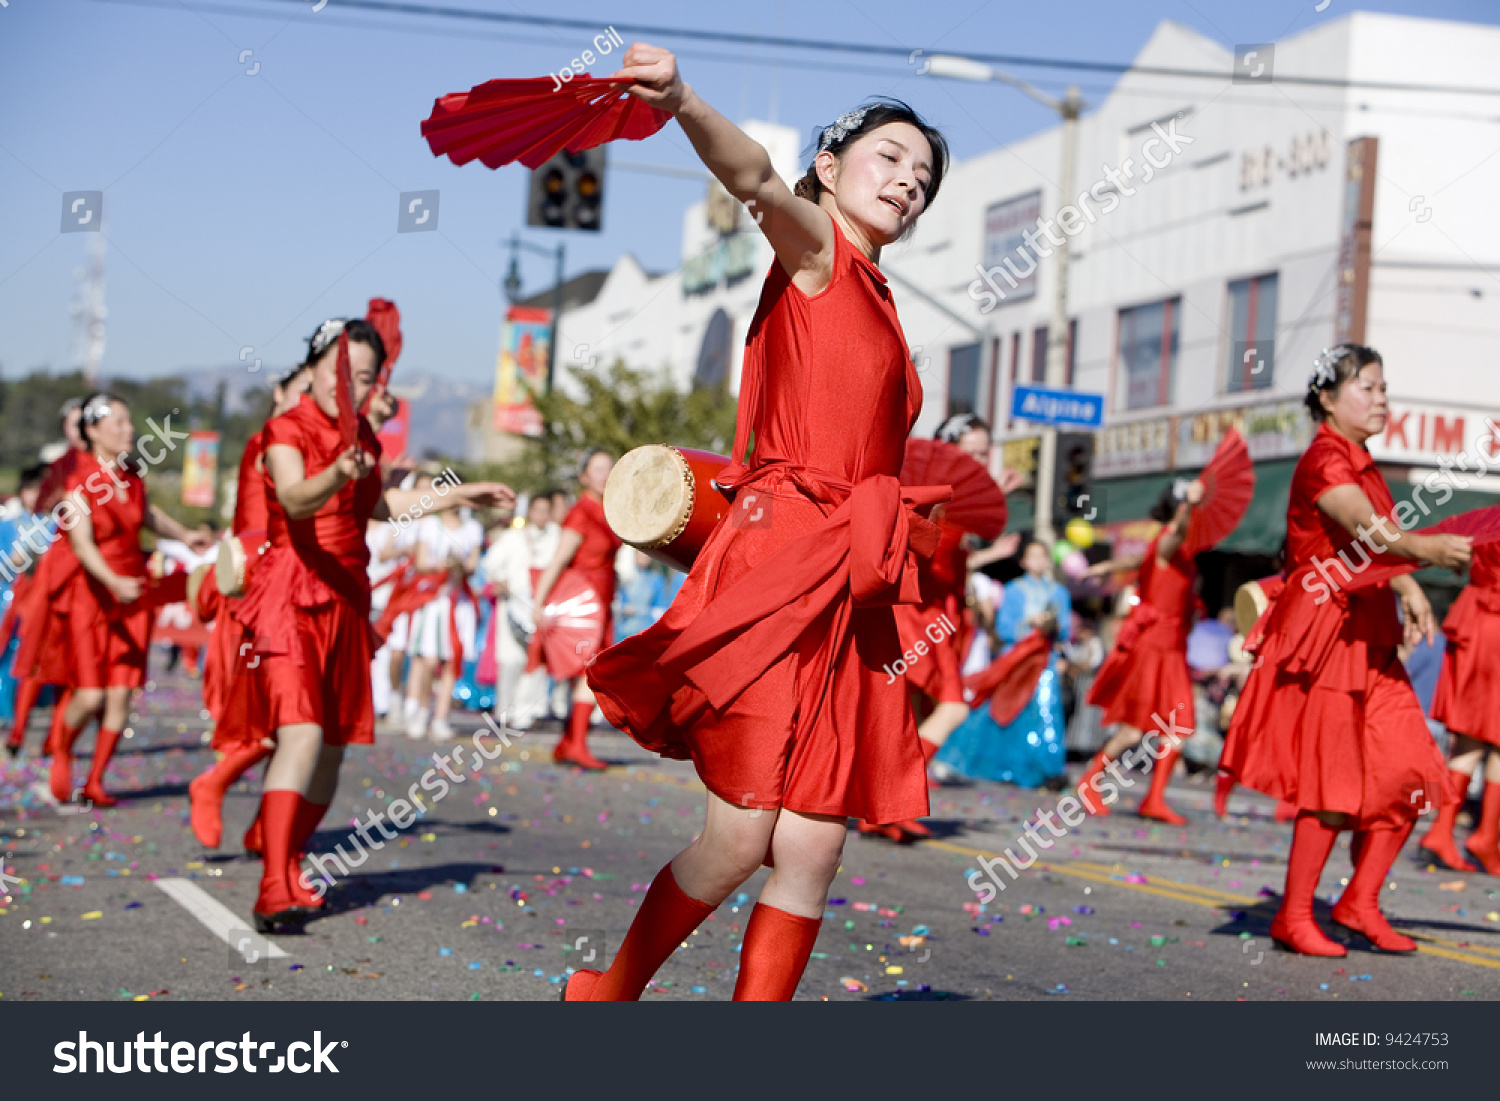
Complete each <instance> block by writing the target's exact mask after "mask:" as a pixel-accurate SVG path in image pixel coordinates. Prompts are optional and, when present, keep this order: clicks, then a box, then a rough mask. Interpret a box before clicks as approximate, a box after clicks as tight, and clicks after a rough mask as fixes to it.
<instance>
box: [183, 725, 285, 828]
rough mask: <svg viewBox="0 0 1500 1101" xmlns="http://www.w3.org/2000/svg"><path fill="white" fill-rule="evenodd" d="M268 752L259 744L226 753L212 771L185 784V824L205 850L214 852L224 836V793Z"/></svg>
mask: <svg viewBox="0 0 1500 1101" xmlns="http://www.w3.org/2000/svg"><path fill="white" fill-rule="evenodd" d="M269 752H270V750H268V749H266V748H265V747H264V746H262V745H260V744H259V743H257V744H255V745H254V746H241V747H238V748H235V749H232V750H230V751H229V752H228V753H226V754H224V756H223V757H221V758H219V760H218V762H217V763H215V765H214V766H213V768H211V769H209V770H208V771H207V772H205V773H204V774H203V775H202V776H199V777H198V778H197V779H195V780H194V781H193V782H192V783H190V784H188V806H189V808H190V810H189V821H190V823H191V825H192V827H193V836H194V837H196V838H197V839H198V842H199V844H201V845H202V846H203V847H204V848H206V849H217V848H218V847H219V842H220V841H222V840H223V837H224V818H223V813H224V793H225V792H226V791H228V790H229V786H230V785H231V784H233V783H234V782H235V781H236V780H238V779H239V778H240V777H241V776H243V775H244V773H245V770H246V769H249V768H251V767H252V766H254V765H255V763H256V762H257V761H259V760H261V759H263V758H264V757H265V756H266V755H267V754H268V753H269Z"/></svg>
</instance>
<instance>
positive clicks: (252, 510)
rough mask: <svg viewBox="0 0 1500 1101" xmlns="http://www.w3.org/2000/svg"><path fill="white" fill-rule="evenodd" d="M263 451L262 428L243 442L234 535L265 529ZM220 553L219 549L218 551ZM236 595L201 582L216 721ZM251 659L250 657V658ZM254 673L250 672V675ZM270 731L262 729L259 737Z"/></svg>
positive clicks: (232, 643)
mask: <svg viewBox="0 0 1500 1101" xmlns="http://www.w3.org/2000/svg"><path fill="white" fill-rule="evenodd" d="M263 454H265V429H261V431H259V432H257V433H256V434H255V435H253V436H251V437H250V439H249V440H247V441H246V442H245V451H244V454H242V455H241V456H240V469H239V483H238V489H237V490H236V492H235V498H234V522H233V523H232V524H231V525H230V528H229V530H230V531H231V532H232V533H233V534H235V535H244V534H246V533H249V532H264V531H265V530H266V526H267V524H268V523H270V513H269V511H268V506H267V505H266V481H265V478H264V476H263V474H262V471H261V469H260V465H259V460H260V457H261V456H262V455H263ZM221 553H222V552H221ZM239 600H240V598H239V597H224V596H220V595H219V587H218V584H217V583H216V581H215V579H214V577H213V576H212V575H210V576H209V577H208V578H206V579H205V580H204V582H203V589H202V590H201V591H200V593H199V597H198V612H199V616H200V618H203V619H205V620H207V619H209V618H211V619H212V620H213V623H214V627H213V635H212V638H211V640H210V642H209V646H208V653H207V655H206V656H205V657H204V659H203V706H204V707H205V708H207V710H208V713H209V714H210V715H212V716H213V717H214V719H215V720H216V721H217V720H219V719H221V718H222V716H223V714H224V700H225V698H226V695H227V693H228V691H229V681H230V679H231V678H232V677H234V676H235V675H236V670H235V657H236V655H237V654H238V653H239V648H240V645H241V643H242V641H243V637H242V636H243V634H244V632H243V630H242V629H241V627H240V624H239V622H238V621H237V620H235V619H234V618H233V617H232V615H230V614H227V613H228V612H229V610H230V609H231V608H233V607H234V606H236V605H237V604H238V603H239ZM251 660H253V659H251ZM252 675H253V674H252ZM249 705H250V701H249V700H246V699H241V701H240V706H242V707H245V706H249ZM269 733H270V731H268V730H267V731H262V732H261V736H262V737H264V736H265V735H267V734H269ZM213 746H214V748H215V749H223V748H225V746H223V745H221V744H220V736H219V730H218V728H217V727H216V728H215V730H214V742H213Z"/></svg>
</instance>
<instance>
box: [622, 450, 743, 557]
mask: <svg viewBox="0 0 1500 1101" xmlns="http://www.w3.org/2000/svg"><path fill="white" fill-rule="evenodd" d="M728 465H729V460H728V459H727V458H726V457H725V456H723V455H715V454H714V453H713V452H712V451H698V450H695V449H693V448H690V447H672V446H671V445H669V444H647V445H646V446H645V447H637V448H636V449H635V450H633V451H630V452H628V453H626V455H625V456H624V457H623V458H622V459H620V461H619V462H617V463H615V467H614V469H613V470H612V471H610V474H609V481H608V482H606V483H605V485H604V518H605V519H606V520H607V521H609V526H610V527H611V528H612V529H613V530H614V533H615V534H616V535H618V536H619V537H620V538H621V539H622V540H623V541H625V542H626V543H629V544H630V545H631V546H632V547H635V548H636V549H637V550H640V551H644V552H645V553H646V554H648V555H650V556H651V557H652V558H654V559H656V560H657V561H658V562H662V563H665V564H666V565H668V566H671V567H672V568H673V569H677V570H681V571H683V572H684V573H686V572H687V571H689V570H691V569H692V568H693V561H694V559H696V558H697V557H698V552H699V551H700V550H702V549H703V544H704V543H706V542H707V541H708V537H709V535H710V534H711V533H712V532H713V530H714V528H715V527H717V526H718V523H719V521H720V520H722V519H723V518H724V517H725V516H726V515H728V513H729V499H728V498H727V497H725V496H724V494H723V493H721V492H720V491H719V489H718V487H717V486H715V485H714V484H713V479H714V475H716V474H717V473H719V471H721V470H723V469H724V468H725V467H726V466H728Z"/></svg>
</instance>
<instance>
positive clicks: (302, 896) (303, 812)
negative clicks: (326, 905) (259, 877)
mask: <svg viewBox="0 0 1500 1101" xmlns="http://www.w3.org/2000/svg"><path fill="white" fill-rule="evenodd" d="M327 813H328V804H327V803H309V802H308V801H307V800H306V799H300V801H299V802H298V804H297V818H296V820H295V821H294V822H293V824H292V825H293V833H292V858H291V860H290V861H289V862H288V864H287V871H286V880H287V887H288V889H289V890H290V891H291V892H292V897H293V898H295V899H296V900H297V905H299V906H307V907H318V906H322V905H323V899H322V898H321V897H320V896H319V895H316V894H314V893H313V892H312V891H310V890H308V889H307V888H306V887H304V886H302V883H301V879H300V877H301V875H302V854H303V852H305V851H306V849H307V842H308V839H309V838H310V837H312V835H313V832H314V831H315V830H316V829H317V828H318V823H319V822H321V821H323V815H325V814H327Z"/></svg>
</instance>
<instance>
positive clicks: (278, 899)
mask: <svg viewBox="0 0 1500 1101" xmlns="http://www.w3.org/2000/svg"><path fill="white" fill-rule="evenodd" d="M301 802H302V796H301V795H299V794H298V793H297V792H295V791H285V790H282V789H275V790H272V791H267V792H265V793H264V794H262V795H261V797H260V821H261V833H262V835H263V836H264V839H265V867H264V870H263V871H262V873H261V877H260V895H259V897H258V898H256V900H255V912H256V913H258V914H275V913H279V912H281V911H282V910H290V909H291V908H293V907H294V906H296V905H297V901H296V899H294V898H293V897H292V892H291V889H290V888H289V887H288V886H287V869H288V867H290V865H291V859H292V838H293V836H294V833H295V831H296V828H297V807H298V805H299V804H300V803H301Z"/></svg>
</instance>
